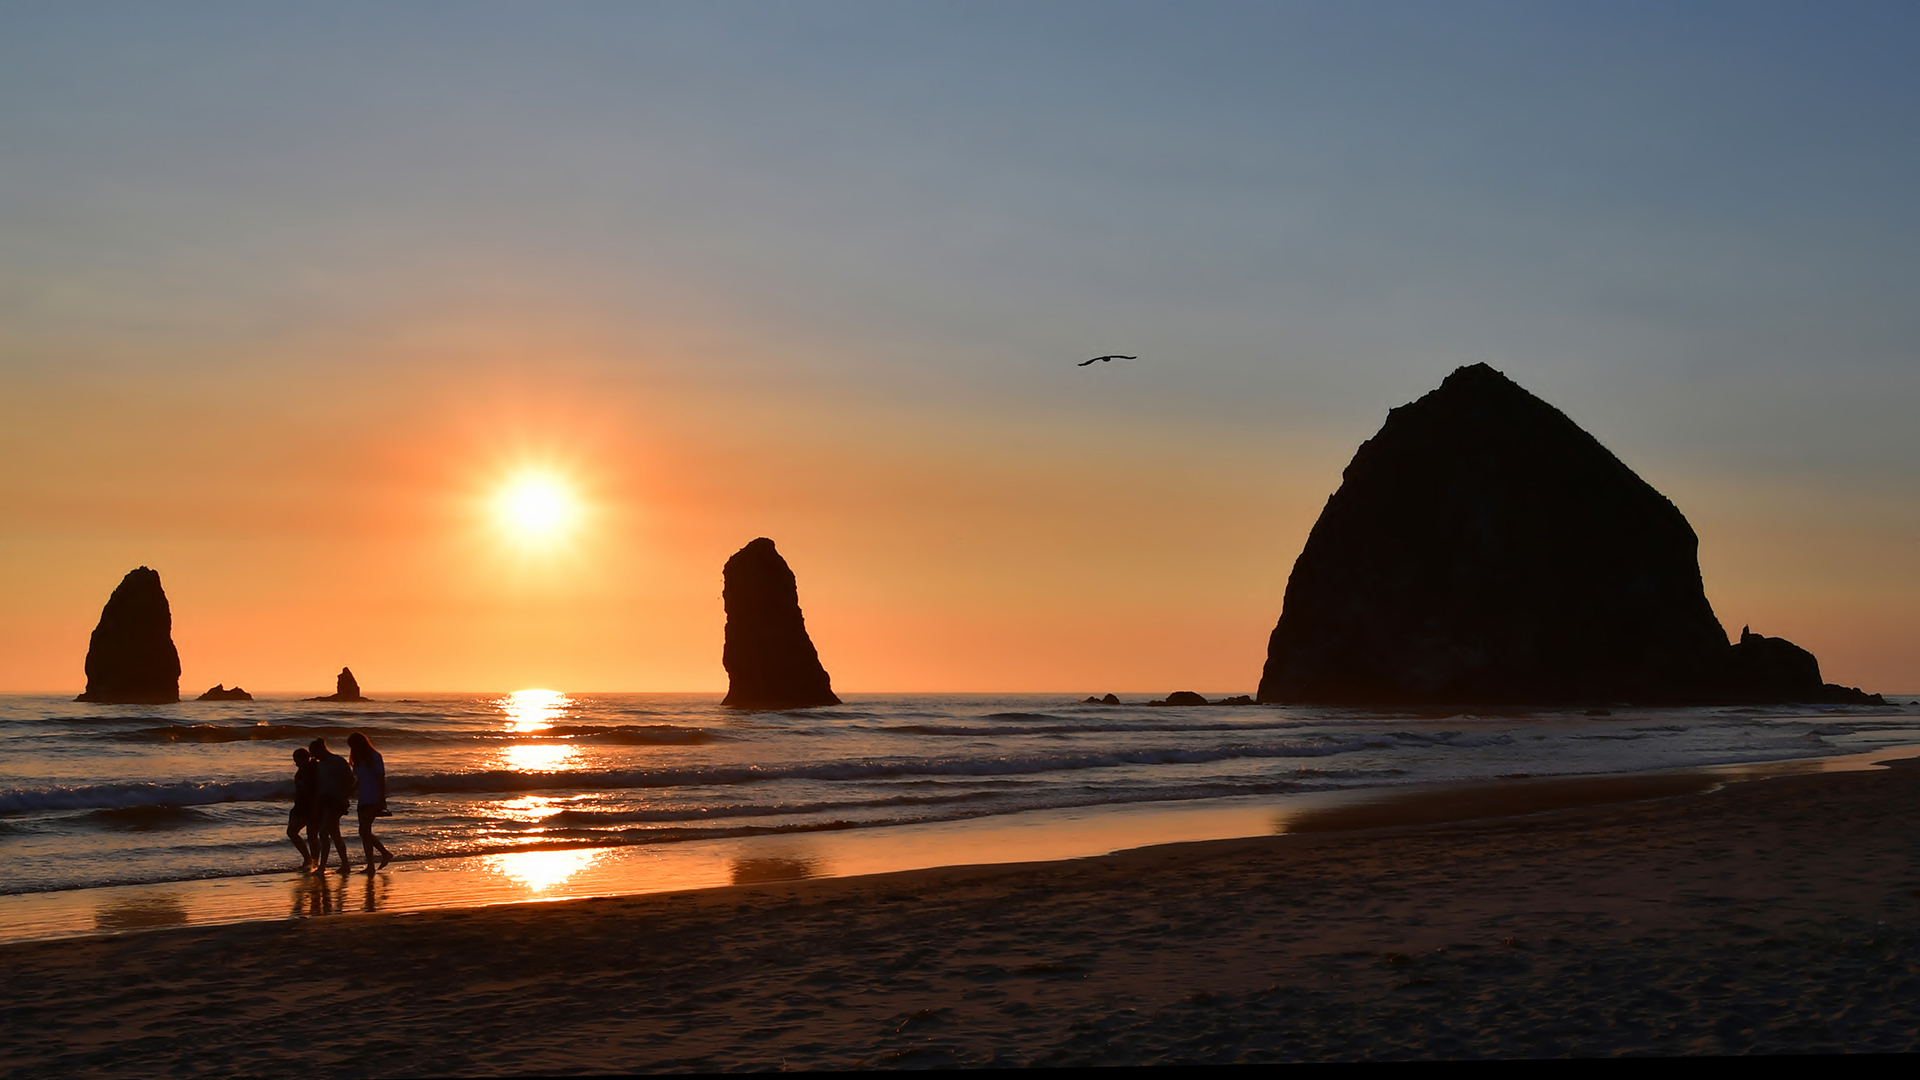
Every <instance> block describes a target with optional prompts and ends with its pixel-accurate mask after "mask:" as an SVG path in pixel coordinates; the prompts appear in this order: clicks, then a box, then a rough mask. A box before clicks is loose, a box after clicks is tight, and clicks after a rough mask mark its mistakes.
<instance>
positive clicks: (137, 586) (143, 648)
mask: <svg viewBox="0 0 1920 1080" xmlns="http://www.w3.org/2000/svg"><path fill="white" fill-rule="evenodd" d="M74 700H76V701H99V702H106V703H110V704H115V705H154V704H165V703H170V702H175V701H179V700H180V653H179V650H177V649H175V648H174V647H173V609H172V608H170V607H168V606H167V593H166V590H164V589H162V588H161V587H160V575H159V574H157V573H155V572H154V571H152V570H149V569H147V568H146V567H144V566H142V567H140V568H139V569H136V570H131V571H128V573H127V576H126V577H124V578H121V579H120V584H119V586H118V587H116V588H115V589H114V590H113V595H112V596H109V597H108V598H107V606H106V607H105V608H102V609H101V611H100V623H99V625H98V626H95V627H94V628H93V639H92V640H91V641H90V642H89V643H88V645H87V689H86V692H85V693H83V694H81V695H80V696H79V697H78V698H75V699H74Z"/></svg>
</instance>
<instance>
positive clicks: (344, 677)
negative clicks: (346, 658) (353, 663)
mask: <svg viewBox="0 0 1920 1080" xmlns="http://www.w3.org/2000/svg"><path fill="white" fill-rule="evenodd" d="M333 685H334V691H333V693H331V694H328V695H326V696H325V697H316V698H308V699H307V700H308V701H366V700H368V699H367V698H364V697H361V696H360V680H358V679H356V678H354V677H353V669H352V668H345V667H343V668H341V669H340V674H339V675H338V676H336V677H335V678H334V680H333Z"/></svg>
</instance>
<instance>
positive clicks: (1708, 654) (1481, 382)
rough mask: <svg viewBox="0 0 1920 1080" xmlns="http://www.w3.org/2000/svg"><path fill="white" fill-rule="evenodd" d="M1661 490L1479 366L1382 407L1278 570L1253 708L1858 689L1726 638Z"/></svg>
mask: <svg viewBox="0 0 1920 1080" xmlns="http://www.w3.org/2000/svg"><path fill="white" fill-rule="evenodd" d="M1698 546H1699V541H1698V539H1697V538H1696V537H1695V535H1694V532H1693V528H1692V526H1690V525H1688V524H1687V519H1686V518H1685V517H1684V516H1682V515H1681V513H1680V511H1679V509H1678V508H1677V507H1675V506H1674V505H1673V503H1672V502H1670V501H1669V500H1668V499H1667V498H1666V497H1665V496H1664V495H1661V494H1660V493H1659V492H1658V491H1655V490H1654V489H1653V487H1652V486H1651V485H1649V484H1648V483H1647V482H1646V481H1644V480H1642V479H1641V478H1640V477H1639V476H1637V475H1635V473H1634V472H1633V470H1632V469H1629V468H1627V466H1626V465H1625V464H1623V463H1622V462H1621V461H1620V459H1619V458H1617V457H1615V456H1614V455H1613V454H1612V453H1611V452H1610V451H1608V450H1607V448H1606V447H1604V446H1602V445H1600V443H1599V441H1598V440H1596V439H1594V437H1593V436H1591V435H1589V434H1587V433H1586V432H1585V431H1582V430H1581V429H1580V428H1579V426H1577V425H1576V424H1574V422H1573V421H1571V420H1569V419H1567V417H1566V416H1565V415H1563V414H1562V413H1561V412H1560V411H1559V410H1558V409H1555V408H1554V407H1553V406H1551V405H1548V404H1547V403H1546V402H1544V401H1541V400H1540V399H1539V398H1536V397H1534V396H1533V395H1532V394H1529V393H1528V392H1527V391H1525V390H1523V389H1521V388H1520V387H1519V386H1517V385H1515V384H1514V383H1513V382H1512V381H1511V380H1509V379H1508V378H1507V377H1506V376H1505V375H1502V374H1501V373H1500V372H1498V371H1495V370H1494V369H1493V368H1491V367H1488V366H1487V365H1485V364H1475V365H1473V366H1471V367H1463V368H1461V369H1459V370H1458V371H1455V372H1454V373H1453V374H1452V375H1450V376H1448V377H1447V379H1446V381H1445V382H1443V383H1441V384H1440V387H1439V389H1437V390H1434V391H1433V392H1432V393H1430V394H1428V395H1426V396H1425V397H1423V398H1421V399H1420V400H1418V401H1416V402H1414V403H1412V404H1411V405H1405V406H1402V407H1401V408H1398V409H1394V410H1393V411H1392V412H1390V413H1389V414H1388V415H1387V422H1386V425H1385V426H1384V427H1382V428H1381V429H1380V432H1379V434H1377V435H1375V436H1374V437H1373V438H1372V439H1369V440H1367V442H1366V443H1364V444H1363V445H1362V446H1361V447H1360V449H1359V451H1358V452H1357V453H1355V454H1354V456H1353V461H1352V462H1351V463H1349V464H1348V465H1347V468H1346V472H1345V473H1344V475H1343V479H1342V482H1341V485H1340V489H1339V490H1338V491H1336V492H1334V494H1333V497H1332V498H1330V499H1328V500H1327V505H1326V509H1325V510H1323V511H1322V512H1321V514H1320V519H1319V521H1317V522H1315V523H1314V526H1313V531H1312V533H1311V534H1309V536H1308V537H1307V544H1306V548H1305V549H1304V550H1303V551H1301V553H1300V557H1299V559H1298V560H1297V561H1296V562H1295V563H1294V565H1293V574H1292V575H1291V576H1290V577H1289V578H1288V580H1287V593H1286V600H1285V604H1284V607H1283V608H1282V611H1281V615H1280V622H1279V625H1278V626H1276V627H1275V628H1274V631H1273V636H1272V638H1271V639H1270V641H1269V642H1268V646H1267V664H1266V670H1265V672H1264V673H1263V674H1262V676H1261V679H1260V692H1259V700H1260V701H1263V702H1298V703H1315V704H1345V705H1469V704H1484V705H1572V704H1606V703H1613V702H1629V703H1633V704H1640V705H1659V704H1718V703H1725V704H1751V703H1761V702H1809V701H1859V702H1867V701H1872V700H1874V698H1873V695H1867V694H1862V693H1860V692H1859V691H1857V690H1850V689H1848V688H1845V687H1837V686H1831V685H1824V684H1822V683H1821V682H1820V677H1819V665H1818V664H1817V662H1815V661H1814V659H1813V656H1812V654H1810V653H1808V652H1806V650H1804V649H1800V648H1799V647H1797V646H1794V645H1792V644H1791V643H1789V642H1786V641H1784V640H1782V639H1779V638H1760V637H1758V636H1757V635H1751V634H1743V638H1742V642H1741V644H1739V645H1729V644H1728V642H1727V635H1726V631H1725V630H1724V629H1722V628H1721V625H1720V621H1719V619H1718V618H1716V617H1715V616H1714V613H1713V607H1712V606H1711V605H1710V604H1709V603H1708V602H1707V597H1706V592H1705V590H1704V588H1703V587H1702V584H1701V580H1700V563H1699V557H1698Z"/></svg>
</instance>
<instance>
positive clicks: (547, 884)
mask: <svg viewBox="0 0 1920 1080" xmlns="http://www.w3.org/2000/svg"><path fill="white" fill-rule="evenodd" d="M606 854H607V849H606V848H583V849H575V850H570V851H516V852H512V853H510V854H506V855H489V856H487V857H486V860H485V861H486V867H487V869H489V870H492V871H493V872H495V873H497V874H504V875H505V876H507V877H510V878H512V879H513V880H514V881H516V882H518V883H519V884H520V885H521V886H522V887H524V888H526V889H528V890H530V891H532V892H545V891H547V890H548V889H552V888H555V887H557V886H560V885H564V884H566V882H567V879H569V878H571V877H573V876H574V875H575V874H578V873H580V872H581V871H582V870H585V869H587V868H588V867H590V866H592V865H593V864H594V863H596V862H599V861H600V860H601V859H602V858H603V857H605V855H606Z"/></svg>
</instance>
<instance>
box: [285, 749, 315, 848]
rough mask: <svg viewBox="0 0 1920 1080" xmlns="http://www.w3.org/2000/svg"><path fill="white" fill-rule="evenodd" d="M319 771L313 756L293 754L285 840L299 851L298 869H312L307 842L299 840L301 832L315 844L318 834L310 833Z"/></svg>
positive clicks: (303, 751)
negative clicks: (307, 834) (289, 809)
mask: <svg viewBox="0 0 1920 1080" xmlns="http://www.w3.org/2000/svg"><path fill="white" fill-rule="evenodd" d="M318 772H319V770H318V769H317V768H316V767H315V766H314V763H313V755H312V754H309V753H307V751H306V750H304V749H302V750H295V751H294V752H293V809H292V810H291V811H289V812H288V813H287V839H289V840H291V841H293V846H294V847H296V848H299V849H300V868H301V869H302V870H311V869H313V852H312V851H309V850H308V849H307V842H306V841H305V840H302V839H301V838H300V834H301V833H303V832H307V833H311V835H312V837H313V840H314V842H315V843H318V842H319V834H318V833H312V827H313V800H314V793H315V791H316V789H317V786H318V784H319V779H318V776H317V775H316V774H317V773H318Z"/></svg>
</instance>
